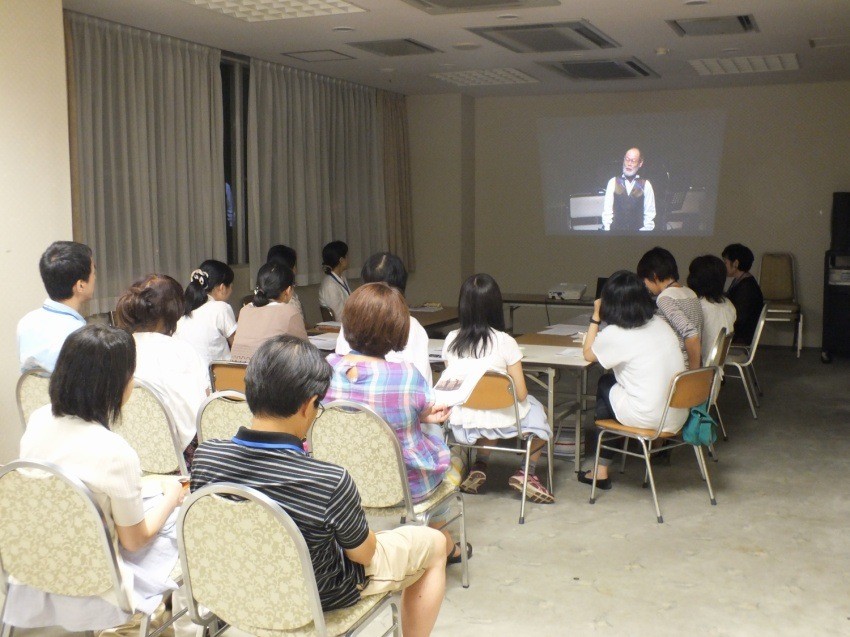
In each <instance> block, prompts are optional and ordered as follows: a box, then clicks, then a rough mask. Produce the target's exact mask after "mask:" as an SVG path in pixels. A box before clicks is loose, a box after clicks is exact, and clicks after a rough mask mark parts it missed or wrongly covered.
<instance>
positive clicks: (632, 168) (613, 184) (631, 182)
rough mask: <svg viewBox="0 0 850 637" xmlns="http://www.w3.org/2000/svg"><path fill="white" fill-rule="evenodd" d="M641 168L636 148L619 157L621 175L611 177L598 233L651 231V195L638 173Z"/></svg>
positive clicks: (647, 185) (652, 212)
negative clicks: (621, 161) (601, 231)
mask: <svg viewBox="0 0 850 637" xmlns="http://www.w3.org/2000/svg"><path fill="white" fill-rule="evenodd" d="M641 166H643V157H642V156H641V154H640V149H639V148H630V149H629V150H628V151H626V156H625V157H623V174H622V175H620V176H619V177H612V178H611V179H610V181H609V182H608V187H607V188H606V189H605V199H604V201H603V204H602V229H603V230H605V231H606V232H607V231H614V232H623V233H625V232H638V231H644V232H649V231H651V230H653V229H655V192H654V191H653V190H652V184H651V183H649V180H647V179H641V177H640V175H639V174H638V171H639V170H640V168H641Z"/></svg>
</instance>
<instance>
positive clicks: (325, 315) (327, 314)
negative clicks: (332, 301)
mask: <svg viewBox="0 0 850 637" xmlns="http://www.w3.org/2000/svg"><path fill="white" fill-rule="evenodd" d="M319 312H321V313H322V320H323V321H336V320H337V318H336V316H335V315H334V311H333V310H332V309H331V308H329V307H326V306H324V305H320V306H319Z"/></svg>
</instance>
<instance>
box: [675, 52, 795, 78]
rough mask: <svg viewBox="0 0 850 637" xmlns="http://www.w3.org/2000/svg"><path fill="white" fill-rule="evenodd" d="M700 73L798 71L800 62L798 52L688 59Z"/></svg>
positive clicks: (739, 73) (732, 73) (737, 73)
mask: <svg viewBox="0 0 850 637" xmlns="http://www.w3.org/2000/svg"><path fill="white" fill-rule="evenodd" d="M688 62H689V64H690V65H691V66H692V67H693V69H694V70H695V71H696V72H697V73H699V74H700V75H741V74H745V73H768V72H774V71H797V70H799V69H800V63H799V62H798V61H797V54H796V53H778V54H775V55H745V56H740V57H731V58H702V59H699V60H688Z"/></svg>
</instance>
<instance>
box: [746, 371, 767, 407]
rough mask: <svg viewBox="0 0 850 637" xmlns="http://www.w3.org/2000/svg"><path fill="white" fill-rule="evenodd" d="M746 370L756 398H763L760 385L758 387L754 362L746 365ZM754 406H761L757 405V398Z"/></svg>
mask: <svg viewBox="0 0 850 637" xmlns="http://www.w3.org/2000/svg"><path fill="white" fill-rule="evenodd" d="M747 369H749V370H750V378H752V379H753V388H754V389H755V390H756V392H755V393H756V396H764V392H763V391H762V390H761V385H759V379H758V376H756V365H755V362H753V363H750V364H749V365H747ZM756 406H759V407H760V406H761V405H759V401H758V398H756Z"/></svg>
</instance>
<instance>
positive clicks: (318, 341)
mask: <svg viewBox="0 0 850 637" xmlns="http://www.w3.org/2000/svg"><path fill="white" fill-rule="evenodd" d="M308 338H309V339H310V342H311V343H312V344H313V345H315V346H316V347H318V348H319V349H320V350H323V351H326V352H332V351H334V350H335V349H336V339H337V333H336V332H330V333H327V334H314V335H313V336H310V337H308Z"/></svg>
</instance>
